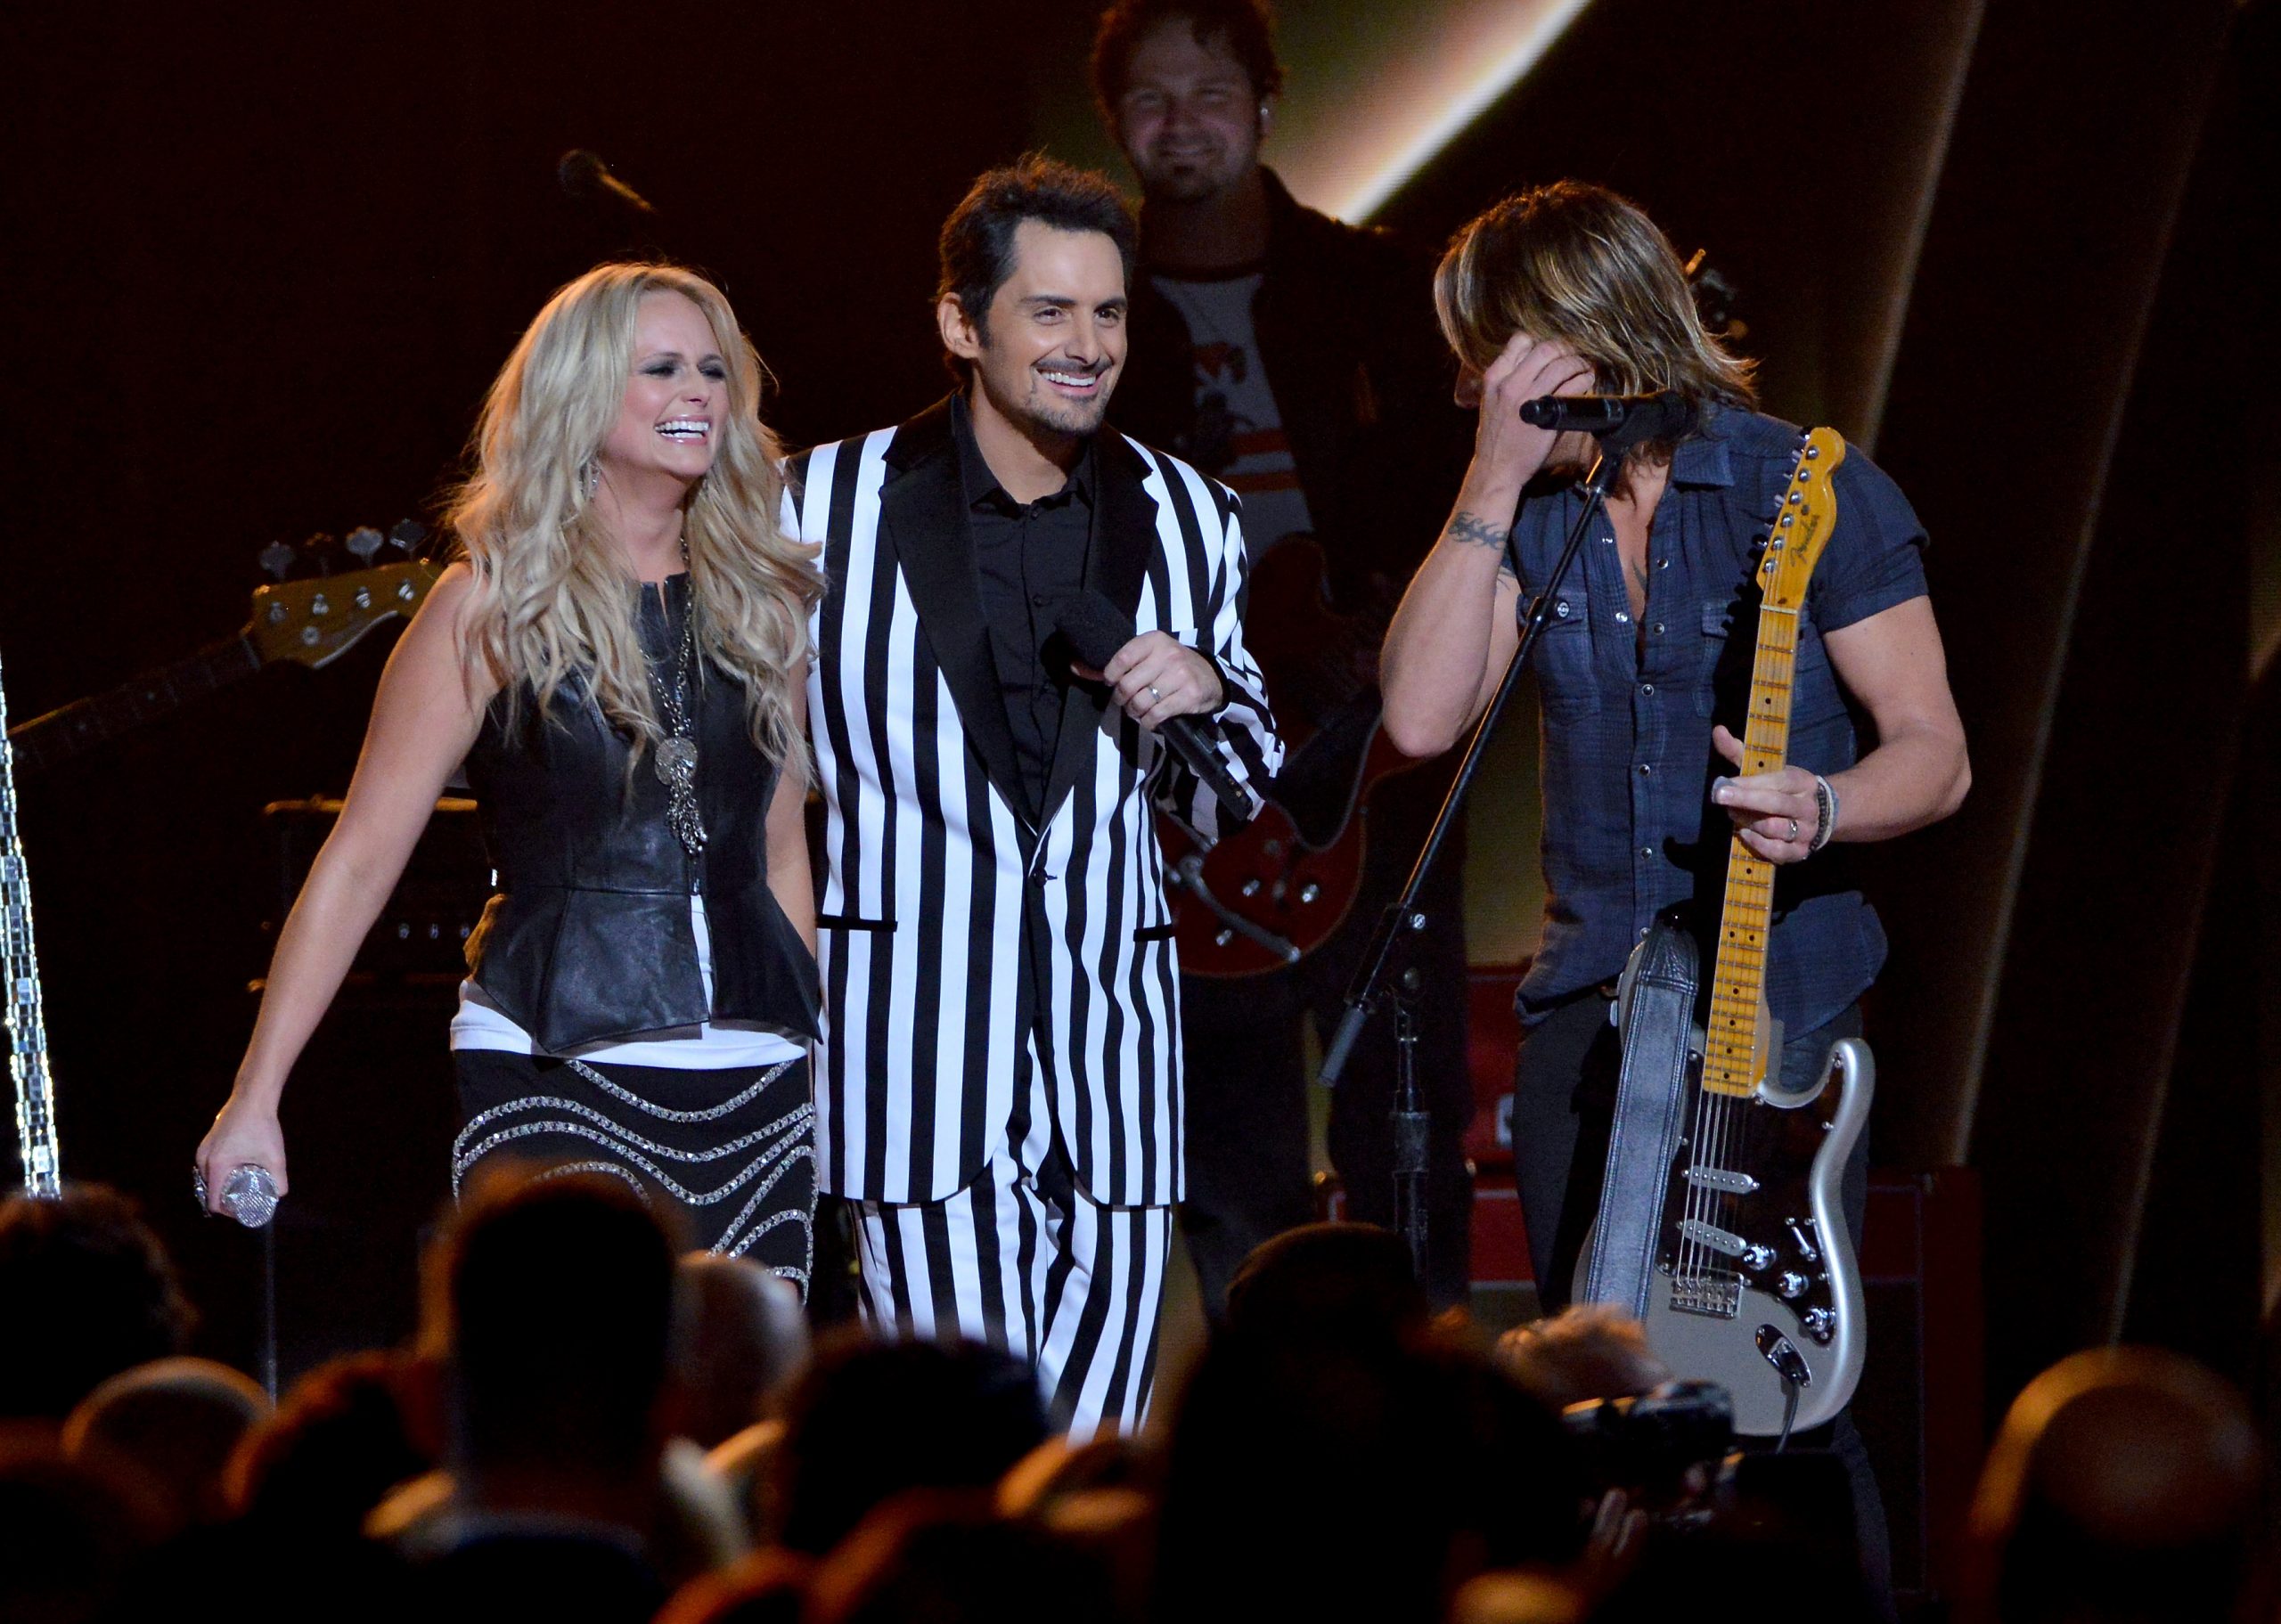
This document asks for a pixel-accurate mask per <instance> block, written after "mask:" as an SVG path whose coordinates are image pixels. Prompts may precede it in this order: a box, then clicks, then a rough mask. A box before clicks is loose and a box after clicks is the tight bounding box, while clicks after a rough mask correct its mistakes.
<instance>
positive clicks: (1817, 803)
mask: <svg viewBox="0 0 2281 1624" xmlns="http://www.w3.org/2000/svg"><path fill="white" fill-rule="evenodd" d="M1814 817H1815V819H1816V822H1815V825H1814V837H1813V839H1812V840H1811V841H1809V842H1808V843H1807V845H1806V852H1807V854H1808V855H1810V856H1811V854H1812V853H1816V852H1819V851H1820V850H1821V849H1822V847H1824V846H1826V845H1828V844H1829V837H1830V836H1832V835H1835V833H1837V791H1835V789H1832V788H1830V787H1829V780H1828V779H1826V778H1824V777H1822V775H1821V774H1820V773H1819V772H1817V773H1815V774H1814Z"/></svg>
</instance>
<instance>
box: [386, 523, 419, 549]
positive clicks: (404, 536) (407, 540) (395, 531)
mask: <svg viewBox="0 0 2281 1624" xmlns="http://www.w3.org/2000/svg"><path fill="white" fill-rule="evenodd" d="M427 539H428V526H425V525H423V524H421V522H420V521H419V520H418V519H416V518H400V519H398V520H397V522H396V525H395V526H394V527H393V528H392V529H390V530H389V531H388V541H389V543H391V544H392V545H394V546H396V547H397V548H400V549H402V550H403V551H405V552H407V553H413V552H417V551H420V543H422V542H424V541H426V540H427Z"/></svg>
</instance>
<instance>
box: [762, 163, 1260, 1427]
mask: <svg viewBox="0 0 2281 1624" xmlns="http://www.w3.org/2000/svg"><path fill="white" fill-rule="evenodd" d="M1132 257H1133V228H1132V220H1131V216H1129V215H1128V214H1127V213H1126V211H1125V209H1124V204H1123V201H1122V200H1120V199H1119V198H1118V196H1117V194H1116V191H1115V189H1114V188H1113V187H1111V186H1110V184H1108V181H1107V180H1105V179H1103V178H1102V177H1100V176H1099V175H1091V174H1087V173H1085V172H1083V171H1078V170H1074V169H1070V168H1067V167H1064V166H1061V165H1057V164H1052V163H1049V162H1045V161H1043V160H1039V159H1025V160H1024V161H1023V162H1022V163H1021V164H1019V165H1018V166H1016V167H1012V168H1010V169H1003V170H995V171H993V172H992V173H991V174H989V175H984V176H983V177H982V178H981V180H979V181H977V183H976V184H975V187H974V190H973V191H972V192H969V194H968V196H967V198H966V200H964V201H963V202H961V204H960V205H959V208H958V209H957V210H956V211H955V212H954V213H953V214H952V216H951V219H950V221H949V222H948V223H947V224H945V226H944V231H943V281H942V287H941V291H940V293H939V295H938V300H937V314H938V318H939V320H940V323H941V327H942V332H943V341H944V347H945V348H946V349H947V350H948V351H949V353H950V356H951V360H952V368H953V370H954V371H956V372H958V373H959V375H960V377H961V388H960V390H959V391H958V393H957V394H955V395H954V396H952V397H951V398H950V399H949V400H947V401H945V402H944V403H942V404H938V405H936V406H935V407H933V408H931V409H930V410H928V411H927V412H922V413H920V415H919V416H918V417H916V418H913V419H912V420H911V421H909V422H906V423H904V424H903V425H901V426H900V427H898V428H883V429H879V430H878V431H876V432H874V433H871V434H868V435H863V436H859V437H855V438H854V439H849V440H844V441H841V442H839V443H838V444H837V445H822V446H818V447H816V448H815V449H814V450H813V451H811V452H808V453H805V455H804V456H802V457H801V458H798V459H796V461H795V465H794V473H795V477H794V479H793V481H792V483H791V490H790V493H789V494H788V496H787V508H788V514H789V517H788V528H792V529H796V530H797V534H798V535H801V536H802V537H803V538H805V539H806V540H808V541H811V542H814V543H821V545H822V566H823V568H824V571H825V574H826V575H827V577H828V580H829V588H828V591H827V593H826V596H825V599H824V600H823V602H822V605H821V606H820V608H818V610H817V612H816V620H815V662H814V666H813V676H812V678H811V680H810V682H809V689H808V717H809V727H810V731H811V733H812V735H813V739H814V741H815V750H816V758H817V765H818V768H819V771H820V774H821V778H822V788H823V792H824V798H825V804H826V808H827V812H828V819H827V824H826V835H825V845H826V851H827V857H828V875H827V878H826V881H825V885H824V897H823V906H822V913H821V916H820V918H819V919H818V921H817V922H818V925H819V926H820V930H819V937H820V944H821V945H820V957H821V959H822V967H823V977H824V988H825V1015H824V1029H823V1038H822V1044H821V1046H820V1047H819V1049H818V1050H817V1057H816V1068H815V1075H816V1094H817V1099H816V1106H817V1129H818V1149H819V1153H820V1157H821V1161H822V1186H823V1188H824V1189H825V1190H827V1191H829V1192H830V1193H831V1194H834V1195H838V1196H845V1197H848V1198H850V1199H852V1200H854V1202H855V1203H856V1204H857V1208H856V1210H857V1214H858V1228H859V1231H860V1245H861V1261H862V1268H863V1285H864V1297H865V1300H866V1309H867V1312H868V1314H869V1317H870V1318H871V1320H872V1321H873V1323H875V1324H879V1325H883V1326H894V1327H896V1328H898V1329H899V1330H900V1331H901V1332H902V1333H903V1334H912V1335H944V1334H953V1333H955V1334H963V1335H967V1336H971V1337H975V1338H977V1339H980V1340H983V1341H986V1342H991V1343H993V1344H994V1345H996V1346H999V1347H1002V1348H1006V1349H1010V1350H1011V1351H1013V1352H1015V1353H1017V1354H1018V1355H1020V1356H1022V1357H1024V1358H1026V1359H1030V1360H1031V1361H1032V1362H1033V1363H1034V1365H1035V1367H1036V1368H1037V1371H1038V1375H1039V1379H1040V1382H1041V1383H1042V1385H1043V1387H1044V1389H1045V1391H1046V1392H1047V1394H1048V1395H1049V1397H1050V1399H1051V1402H1052V1404H1053V1407H1054V1411H1055V1414H1056V1416H1057V1418H1058V1419H1059V1420H1060V1421H1062V1422H1064V1423H1065V1424H1067V1425H1068V1426H1069V1427H1070V1428H1071V1430H1072V1431H1073V1432H1077V1433H1079V1434H1080V1435H1083V1434H1084V1433H1087V1432H1091V1431H1094V1430H1096V1429H1098V1428H1103V1427H1127V1428H1129V1427H1132V1426H1135V1425H1137V1424H1139V1423H1140V1419H1141V1416H1143V1414H1144V1413H1145V1410H1146V1408H1147V1405H1148V1402H1149V1390H1150V1386H1151V1383H1152V1381H1153V1379H1154V1375H1155V1364H1156V1350H1157V1310H1158V1305H1159V1302H1160V1301H1161V1297H1162V1293H1163V1284H1164V1271H1165V1261H1166V1252H1167V1248H1168V1245H1169V1242H1170V1238H1171V1230H1172V1204H1173V1203H1174V1202H1176V1201H1178V1200H1179V1199H1180V1198H1181V1193H1182V1185H1183V1171H1182V1165H1181V1163H1182V1142H1181V1083H1180V1055H1181V1047H1180V1007H1179V995H1178V965H1177V963H1176V962H1175V954H1174V949H1173V942H1172V939H1171V938H1172V923H1171V914H1170V911H1169V910H1168V909H1167V907H1166V905H1165V893H1164V876H1163V858H1162V854H1161V853H1160V851H1159V849H1158V846H1157V836H1156V832H1155V828H1154V821H1153V810H1154V807H1155V806H1156V805H1163V806H1165V808H1166V809H1168V810H1170V811H1172V812H1174V813H1176V814H1177V815H1178V816H1181V817H1182V818H1184V819H1185V820H1188V821H1189V822H1190V824H1192V825H1193V826H1195V827H1196V828H1198V829H1199V830H1200V831H1201V832H1203V833H1204V834H1206V836H1209V835H1211V834H1213V833H1214V832H1216V829H1217V828H1218V824H1219V819H1220V816H1221V813H1220V809H1219V807H1218V805H1217V804H1216V802H1215V800H1214V796H1213V795H1212V793H1211V792H1210V791H1209V790H1208V789H1206V788H1205V787H1204V786H1203V784H1202V782H1201V780H1200V779H1198V776H1197V775H1196V774H1195V773H1194V772H1193V771H1190V769H1189V768H1188V767H1187V765H1186V764H1185V763H1181V761H1180V760H1179V759H1178V757H1177V756H1175V755H1172V754H1171V753H1170V752H1169V751H1168V750H1167V749H1166V748H1165V745H1164V743H1163V740H1162V739H1161V738H1160V737H1159V734H1158V732H1157V729H1158V727H1159V726H1160V724H1162V723H1163V722H1165V721H1166V720H1168V719H1169V718H1171V717H1173V716H1178V715H1190V714H1192V715H1195V716H1197V717H1198V718H1199V719H1202V718H1209V719H1211V720H1212V721H1213V722H1215V723H1216V724H1217V730H1218V731H1217V738H1216V741H1215V745H1214V747H1215V749H1216V750H1217V752H1218V754H1219V755H1220V756H1221V757H1222V761H1223V762H1224V763H1225V764H1226V766H1227V767H1228V768H1229V769H1230V771H1231V772H1232V773H1233V775H1234V776H1235V777H1236V778H1237V779H1239V780H1245V781H1247V782H1248V783H1250V784H1254V785H1261V784H1264V783H1265V782H1266V781H1267V779H1269V777H1270V776H1271V774H1272V773H1273V771H1274V770H1275V768H1276V766H1277V765H1278V763H1279V762H1280V760H1281V756H1282V747H1281V745H1280V744H1279V742H1278V741H1277V739H1276V738H1275V735H1274V732H1273V727H1272V723H1271V720H1270V718H1269V715H1268V711H1267V704H1266V700H1265V698H1264V692H1263V686H1262V684H1261V681H1260V677H1259V673H1258V670H1257V668H1256V667H1255V665H1253V663H1252V661H1251V659H1250V657H1249V656H1247V654H1246V653H1245V652H1244V646H1243V637H1242V632H1241V619H1242V612H1243V560H1244V548H1243V539H1242V534H1241V530H1240V527H1239V522H1238V509H1237V503H1236V499H1235V497H1234V496H1233V495H1231V494H1230V493H1229V492H1228V491H1227V490H1226V489H1224V488H1223V487H1222V486H1217V485H1214V484H1213V483H1212V482H1210V481H1208V480H1206V479H1205V478H1204V477H1201V476H1200V475H1198V473H1197V472H1196V471H1195V470H1194V469H1190V468H1189V467H1188V466H1187V465H1186V464H1184V463H1182V462H1180V461H1176V460H1175V459H1173V458H1172V457H1169V456H1166V455H1164V454H1163V453H1158V452H1155V451H1150V450H1149V449H1147V448H1146V447H1143V446H1141V445H1140V444H1139V443H1138V442H1135V441H1132V440H1128V439H1126V438H1124V437H1122V436H1120V435H1117V434H1116V433H1114V432H1113V431H1108V432H1105V431H1103V430H1102V428H1101V424H1102V416H1103V412H1104V411H1105V409H1106V407H1107V405H1108V397H1109V394H1110V392H1111V390H1112V389H1113V388H1115V387H1116V378H1117V373H1118V371H1119V369H1120V368H1121V366H1122V365H1123V363H1124V314H1125V308H1126V298H1125V290H1126V283H1127V278H1128V277H1129V275H1130V273H1131V271H1132ZM1092 592H1098V593H1100V594H1101V595H1103V596H1105V597H1106V598H1108V600H1111V601H1112V602H1113V603H1114V604H1115V605H1116V608H1117V610H1118V613H1119V614H1120V615H1123V614H1130V615H1131V616H1132V617H1133V624H1135V625H1136V626H1137V627H1139V628H1140V632H1139V634H1138V635H1136V636H1134V637H1133V638H1132V641H1129V642H1126V643H1124V646H1123V647H1122V648H1120V649H1118V650H1117V652H1116V657H1115V658H1113V659H1112V660H1110V661H1109V662H1108V665H1106V666H1105V667H1103V668H1102V670H1100V671H1099V672H1094V671H1091V670H1089V669H1088V668H1086V667H1084V666H1083V665H1077V664H1075V661H1074V659H1073V657H1072V655H1071V652H1070V651H1069V649H1067V645H1066V643H1065V642H1064V641H1062V640H1061V639H1059V637H1058V636H1057V635H1056V634H1055V627H1056V624H1057V622H1058V620H1059V616H1060V612H1061V609H1062V607H1063V606H1064V604H1065V603H1067V601H1068V600H1071V599H1072V598H1075V597H1076V596H1078V595H1080V594H1083V593H1092Z"/></svg>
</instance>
